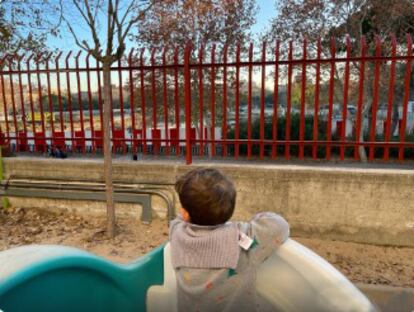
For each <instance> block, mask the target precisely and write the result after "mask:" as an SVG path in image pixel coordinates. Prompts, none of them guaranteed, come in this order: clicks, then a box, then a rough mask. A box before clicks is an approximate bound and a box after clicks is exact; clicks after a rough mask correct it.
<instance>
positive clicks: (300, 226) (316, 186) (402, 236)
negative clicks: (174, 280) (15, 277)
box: [4, 158, 414, 247]
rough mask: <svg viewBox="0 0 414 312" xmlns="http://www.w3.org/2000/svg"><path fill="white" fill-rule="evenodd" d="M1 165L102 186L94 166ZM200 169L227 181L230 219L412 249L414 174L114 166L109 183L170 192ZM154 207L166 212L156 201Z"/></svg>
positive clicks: (23, 161)
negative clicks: (273, 218)
mask: <svg viewBox="0 0 414 312" xmlns="http://www.w3.org/2000/svg"><path fill="white" fill-rule="evenodd" d="M4 165H5V176H6V178H8V177H10V176H12V177H13V176H14V177H19V178H33V179H49V180H54V179H59V180H65V179H69V180H80V181H103V163H102V161H100V160H68V159H65V160H59V159H33V158H8V159H5V160H4ZM198 166H207V167H209V166H214V167H215V168H218V169H220V170H222V171H223V172H224V173H226V174H227V175H229V176H230V177H231V178H232V179H233V181H234V183H235V185H236V188H237V191H238V195H237V208H236V213H235V215H234V218H235V219H243V220H246V219H248V218H250V217H251V216H252V214H254V213H256V212H258V211H263V210H268V211H275V212H277V213H280V214H281V215H283V216H284V217H285V218H286V219H287V220H288V221H289V223H290V224H291V229H292V234H293V235H294V236H306V237H310V236H314V237H320V238H329V239H338V240H344V241H354V242H362V243H371V244H381V245H396V246H412V247H414V192H413V188H414V170H391V169H355V168H341V169H339V168H327V167H323V168H321V167H306V166H291V165H266V164H260V165H253V164H246V163H243V164H238V165H234V164H227V163H220V164H211V163H209V164H207V163H203V164H200V165H192V166H185V165H183V164H182V162H173V161H171V162H156V161H147V162H131V161H114V165H113V173H114V180H115V181H122V182H123V183H131V184H162V185H164V186H165V187H166V188H170V189H171V188H172V186H173V184H174V181H175V179H176V177H177V176H179V175H181V174H183V173H184V172H186V171H187V170H190V169H191V168H194V167H198ZM24 201H26V202H25V204H24V205H30V203H28V202H27V200H23V201H22V200H21V199H19V200H18V201H16V200H14V204H15V205H22V203H23V202H24ZM36 201H37V206H39V205H41V202H39V201H38V200H36ZM36 201H34V202H32V204H33V205H36ZM12 203H13V201H12ZM153 204H154V208H155V210H156V211H158V212H160V213H162V212H164V213H165V211H166V207H164V206H163V203H162V201H157V200H154V202H153ZM64 205H68V206H71V207H68V208H73V205H77V204H76V202H75V203H73V204H72V203H70V202H65V203H64ZM59 206H62V204H59ZM101 206H102V208H97V206H96V205H95V206H90V205H88V204H85V203H83V204H82V205H81V207H82V209H84V210H85V211H87V210H88V209H89V208H88V207H94V210H95V211H96V210H99V209H102V212H104V211H105V210H104V208H103V207H104V206H103V205H101ZM78 208H79V207H78ZM130 209H132V210H134V212H135V211H136V209H137V207H130ZM123 210H124V211H125V210H128V208H124V209H123Z"/></svg>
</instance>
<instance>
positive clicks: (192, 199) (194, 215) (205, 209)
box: [175, 168, 236, 225]
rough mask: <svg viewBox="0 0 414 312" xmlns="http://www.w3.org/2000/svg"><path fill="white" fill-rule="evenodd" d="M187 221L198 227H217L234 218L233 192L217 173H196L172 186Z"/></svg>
mask: <svg viewBox="0 0 414 312" xmlns="http://www.w3.org/2000/svg"><path fill="white" fill-rule="evenodd" d="M175 190H176V191H177V193H178V195H179V197H180V202H181V205H182V207H183V208H184V209H185V211H184V213H185V214H186V213H188V217H189V218H187V219H189V220H187V221H190V222H191V223H194V224H198V225H217V224H222V223H225V222H226V221H228V220H229V219H230V218H231V216H232V215H233V211H234V206H235V202H236V190H235V189H234V185H233V183H232V182H231V181H230V180H229V179H228V178H227V177H226V176H224V175H223V174H222V173H221V172H220V171H218V170H216V169H209V168H208V169H207V168H206V169H195V170H191V171H190V172H187V173H186V174H185V175H183V176H182V177H180V178H179V179H178V180H177V182H176V183H175Z"/></svg>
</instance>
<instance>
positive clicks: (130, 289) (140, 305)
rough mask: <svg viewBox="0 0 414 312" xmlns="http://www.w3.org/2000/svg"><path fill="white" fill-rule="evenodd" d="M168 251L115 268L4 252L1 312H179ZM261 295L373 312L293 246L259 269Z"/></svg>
mask: <svg viewBox="0 0 414 312" xmlns="http://www.w3.org/2000/svg"><path fill="white" fill-rule="evenodd" d="M175 285H176V283H175V275H174V271H173V269H172V266H171V261H170V249H169V244H167V245H165V246H160V247H158V248H156V249H155V250H153V251H151V252H150V253H148V254H146V255H144V256H143V257H141V258H139V259H137V260H136V261H134V262H132V263H130V264H127V265H121V264H114V263H111V262H109V261H107V260H104V259H102V258H100V257H97V256H95V255H92V254H89V253H87V252H84V251H81V250H78V249H75V248H70V247H62V246H50V245H45V246H40V245H31V246H23V247H18V248H14V249H9V250H6V251H3V252H0V310H2V311H4V312H20V311H25V312H26V311H33V312H36V311H45V312H47V311H62V312H65V311H68V312H69V311H71V312H73V311H111V312H113V311H152V312H158V311H171V312H174V311H176V310H177V299H176V289H175ZM256 288H257V292H258V295H259V296H262V297H263V298H264V299H266V300H267V301H268V303H269V304H270V305H271V306H272V307H274V310H275V311H361V312H362V311H375V308H374V306H373V305H372V304H371V303H370V302H369V300H368V299H367V298H366V297H365V296H364V295H363V294H362V293H361V292H360V291H359V290H358V289H357V288H356V287H355V286H354V285H353V284H352V283H351V282H350V281H348V280H347V279H346V278H345V277H344V276H343V275H342V274H341V273H339V272H338V271H337V270H336V269H335V268H334V267H333V266H332V265H330V264H329V263H328V262H326V261H325V260H324V259H322V258H321V257H319V256H318V255H316V254H315V253H313V252H312V251H310V250H309V249H307V248H306V247H304V246H302V245H300V244H299V243H297V242H295V241H294V240H291V239H289V240H288V241H287V242H286V243H285V244H283V245H282V246H281V247H280V248H278V250H277V251H276V252H275V253H274V254H273V255H272V256H271V257H270V258H269V259H267V260H266V261H265V262H264V263H263V264H262V265H261V267H260V268H259V270H258V275H257V281H256Z"/></svg>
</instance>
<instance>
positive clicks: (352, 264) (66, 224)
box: [0, 208, 414, 287]
mask: <svg viewBox="0 0 414 312" xmlns="http://www.w3.org/2000/svg"><path fill="white" fill-rule="evenodd" d="M104 228H105V218H104V217H85V216H83V217H81V216H79V215H75V214H73V213H71V212H67V211H60V212H56V213H53V212H50V211H42V210H34V209H31V210H25V209H19V208H9V209H7V210H2V209H1V208H0V251H1V250H5V249H7V248H12V247H16V246H19V245H25V244H59V245H67V246H74V247H77V248H82V249H86V250H88V251H90V252H92V253H95V254H97V255H99V256H102V257H105V258H108V259H110V260H112V261H116V262H120V263H127V262H129V261H131V260H133V259H135V258H137V257H139V256H141V255H143V254H145V253H146V252H148V251H150V250H151V249H153V248H155V247H156V246H158V245H160V244H161V243H163V242H165V241H166V240H167V239H168V225H167V221H166V220H162V219H154V220H153V222H152V223H151V224H150V225H144V224H141V222H140V221H139V220H137V219H133V218H127V217H120V218H119V219H118V235H117V236H116V238H114V239H113V240H108V239H107V238H106V236H105V232H104V231H103V229H104ZM294 238H295V239H296V240H297V241H299V242H300V243H302V244H303V245H305V246H307V247H309V248H311V249H312V250H313V251H315V252H316V253H318V254H319V255H320V256H322V257H323V258H325V259H326V260H328V261H329V262H330V263H331V264H333V265H334V266H335V267H336V268H337V269H338V270H340V271H341V272H342V273H343V274H345V275H346V276H347V277H348V278H349V279H350V280H352V281H353V282H360V283H367V284H382V285H392V286H402V287H414V260H413V259H414V248H397V247H383V246H373V245H365V244H357V243H349V242H340V241H328V240H320V239H314V238H312V239H310V238H298V237H294Z"/></svg>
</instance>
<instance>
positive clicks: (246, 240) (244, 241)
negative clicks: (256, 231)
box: [239, 232, 253, 250]
mask: <svg viewBox="0 0 414 312" xmlns="http://www.w3.org/2000/svg"><path fill="white" fill-rule="evenodd" d="M252 244H253V240H252V239H251V238H250V237H249V236H247V235H246V234H244V233H243V232H240V235H239V245H240V247H241V248H243V249H244V250H249V248H250V246H251V245H252Z"/></svg>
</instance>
